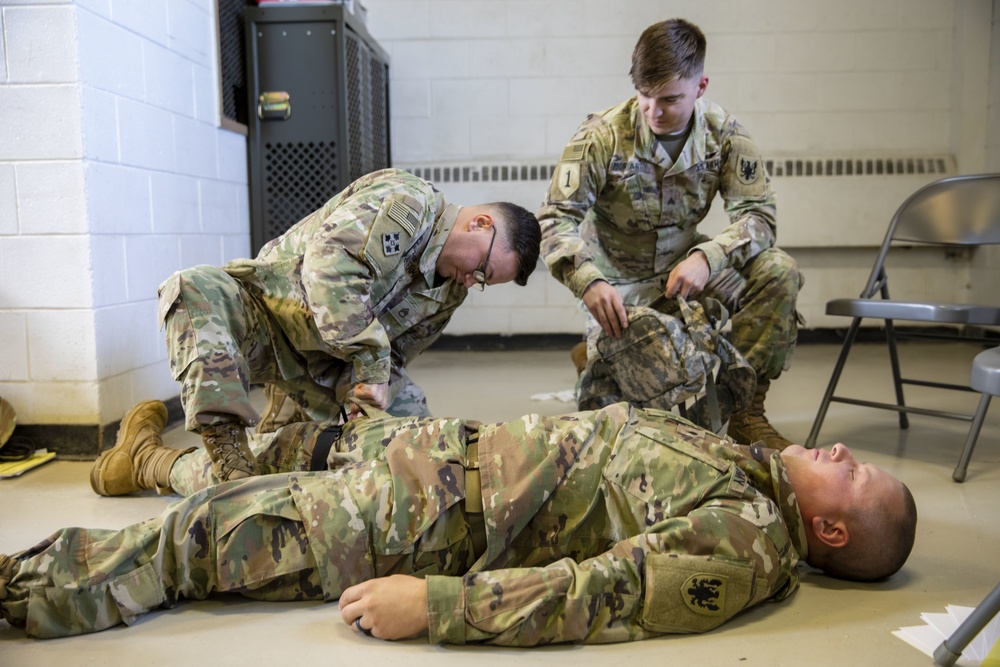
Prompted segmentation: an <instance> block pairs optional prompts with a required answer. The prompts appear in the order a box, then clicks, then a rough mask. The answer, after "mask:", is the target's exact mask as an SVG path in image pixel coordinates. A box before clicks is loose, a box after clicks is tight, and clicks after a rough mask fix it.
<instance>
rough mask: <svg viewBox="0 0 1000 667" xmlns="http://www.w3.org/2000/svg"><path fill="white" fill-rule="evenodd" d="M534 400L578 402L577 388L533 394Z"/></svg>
mask: <svg viewBox="0 0 1000 667" xmlns="http://www.w3.org/2000/svg"><path fill="white" fill-rule="evenodd" d="M531 400H533V401H562V402H563V403H576V390H575V389H563V390H562V391H550V392H544V393H541V394H532V395H531Z"/></svg>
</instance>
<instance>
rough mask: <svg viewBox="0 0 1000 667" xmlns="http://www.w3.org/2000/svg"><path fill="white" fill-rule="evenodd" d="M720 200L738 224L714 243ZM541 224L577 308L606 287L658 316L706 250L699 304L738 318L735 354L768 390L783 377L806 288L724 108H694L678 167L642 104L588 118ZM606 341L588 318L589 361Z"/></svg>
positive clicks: (750, 145)
mask: <svg viewBox="0 0 1000 667" xmlns="http://www.w3.org/2000/svg"><path fill="white" fill-rule="evenodd" d="M716 193H719V194H720V195H721V197H722V199H723V201H724V202H725V206H726V213H727V214H728V215H729V219H730V221H731V224H730V225H729V226H728V227H726V228H725V229H724V230H723V231H722V232H721V233H720V234H719V235H718V236H716V237H715V238H709V237H707V236H705V235H704V234H699V233H698V230H697V227H698V223H700V222H701V221H702V219H703V218H704V217H705V215H706V214H707V213H708V210H709V206H710V205H711V203H712V199H713V198H714V197H715V194H716ZM538 220H539V222H540V223H541V226H542V255H543V257H544V258H545V263H546V264H547V265H548V267H549V270H550V271H551V272H552V275H553V276H555V278H556V279H557V280H559V281H560V282H562V283H563V284H564V285H566V286H567V287H568V288H569V289H570V290H572V292H573V294H575V295H576V296H577V298H582V297H583V293H584V291H586V289H587V287H588V286H589V285H590V284H591V283H592V282H594V281H595V280H606V281H608V282H609V283H610V284H611V285H613V286H615V287H616V288H617V289H618V291H619V292H620V293H621V295H622V298H623V299H624V301H625V304H626V305H639V306H654V302H656V301H657V299H659V297H661V296H662V295H663V291H664V288H665V286H666V282H667V277H668V275H669V273H670V271H671V269H673V268H674V266H675V265H677V264H678V263H679V262H680V261H682V260H683V259H685V258H686V257H687V256H688V255H690V254H691V252H693V251H694V250H701V251H702V252H704V253H705V256H706V257H707V258H708V264H709V267H710V270H711V275H710V278H709V283H708V285H707V286H706V289H705V291H704V292H703V293H702V295H703V296H709V297H715V298H717V299H718V300H719V301H721V302H722V303H723V304H725V305H726V307H727V308H728V309H729V310H730V312H732V313H733V344H734V345H735V346H736V348H737V349H738V350H739V351H740V352H741V353H742V354H743V355H744V356H745V357H746V359H747V361H748V362H749V363H750V365H751V366H752V367H753V369H754V370H755V371H756V372H757V376H758V378H760V379H762V380H770V379H773V378H775V377H777V376H778V375H779V374H780V373H781V371H782V370H783V369H784V368H785V367H787V365H788V362H789V360H790V359H789V357H790V354H791V351H792V347H793V346H794V344H795V338H796V334H797V314H796V310H795V300H796V297H797V295H798V291H799V288H800V286H801V284H802V278H801V275H800V273H799V271H798V268H797V266H796V264H795V261H794V260H793V259H792V258H791V257H789V256H788V255H787V254H786V253H784V252H783V251H781V250H779V249H777V248H775V247H774V242H775V199H774V193H773V191H772V190H771V185H770V179H769V177H768V175H767V173H766V171H765V168H764V164H763V161H762V160H761V158H760V154H759V152H758V151H757V147H756V145H755V144H754V142H753V140H752V139H751V138H750V137H749V136H748V135H747V133H746V131H745V130H744V129H743V127H742V126H741V125H740V124H739V122H737V120H736V119H735V118H733V117H732V116H730V115H729V114H728V113H727V112H726V111H725V110H724V109H722V108H721V107H719V106H718V105H715V104H713V103H711V102H709V101H707V100H705V98H700V99H699V100H698V101H697V103H696V104H695V109H694V121H693V126H692V128H691V132H690V135H689V136H688V139H687V142H686V143H685V145H684V148H683V150H682V151H681V153H680V155H679V156H678V157H677V160H676V161H675V162H671V161H670V158H669V157H668V156H667V154H666V152H665V151H664V149H663V148H662V147H660V146H659V144H658V143H657V141H656V137H655V136H654V135H653V133H652V131H651V130H650V129H649V126H648V125H647V124H646V122H645V120H644V119H643V117H642V113H641V112H640V111H639V107H638V103H637V101H636V98H632V99H630V100H628V101H626V102H624V103H622V104H619V105H618V106H615V107H612V108H611V109H608V110H606V111H604V112H602V113H600V114H592V115H590V116H589V117H588V118H587V120H585V121H584V123H583V124H582V125H581V126H580V128H579V130H577V132H576V134H575V135H574V136H573V138H572V140H571V141H570V143H569V145H568V146H567V147H566V149H565V150H564V151H563V154H562V157H561V158H560V160H559V164H558V165H557V167H556V170H555V172H554V174H553V177H552V182H551V185H550V187H549V192H548V194H547V196H546V199H545V202H544V203H543V205H542V208H541V209H540V210H539V212H538ZM699 296H701V295H699ZM599 331H600V326H599V325H598V323H597V321H596V320H595V319H594V318H593V317H592V316H590V315H589V313H588V317H587V337H588V358H589V359H591V360H592V359H594V358H595V357H596V351H595V347H594V346H595V340H596V337H597V335H598V334H599Z"/></svg>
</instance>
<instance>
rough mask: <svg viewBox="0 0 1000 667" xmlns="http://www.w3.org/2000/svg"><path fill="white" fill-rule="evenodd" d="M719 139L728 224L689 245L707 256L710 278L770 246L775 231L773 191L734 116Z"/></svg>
mask: <svg viewBox="0 0 1000 667" xmlns="http://www.w3.org/2000/svg"><path fill="white" fill-rule="evenodd" d="M722 139H723V144H722V169H721V174H720V177H719V194H720V195H721V196H722V199H723V201H724V202H725V203H726V213H727V214H728V215H729V220H730V224H729V226H728V227H726V228H725V229H724V230H722V232H721V233H720V234H718V235H717V236H716V237H715V238H713V239H711V240H710V241H706V242H705V243H702V244H699V245H697V246H695V247H694V248H692V251H693V250H701V251H702V252H704V253H705V256H706V257H708V264H709V267H710V268H711V270H712V276H713V277H714V276H716V275H718V273H719V272H720V271H721V270H722V269H724V268H727V267H730V266H732V267H737V268H739V267H742V266H743V265H745V264H746V263H747V262H749V261H750V260H751V259H753V258H754V257H756V256H757V255H758V254H760V253H761V252H762V251H764V250H766V249H768V248H770V247H771V246H773V245H774V244H775V238H776V234H777V232H776V224H777V223H776V207H775V197H774V191H773V190H772V189H771V179H770V177H769V176H768V174H767V170H766V169H765V167H764V161H763V159H761V156H760V151H758V150H757V145H756V144H755V143H754V141H753V139H751V138H750V136H749V135H748V134H747V133H746V131H745V130H744V129H743V127H742V126H741V125H740V124H739V122H738V121H737V120H736V119H735V118H733V117H729V118H728V119H727V121H726V125H725V127H724V128H723V131H722ZM689 254H690V253H689Z"/></svg>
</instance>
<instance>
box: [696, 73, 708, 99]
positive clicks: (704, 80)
mask: <svg viewBox="0 0 1000 667" xmlns="http://www.w3.org/2000/svg"><path fill="white" fill-rule="evenodd" d="M707 89H708V77H707V76H705V75H704V74H702V75H701V78H700V79H698V95H697V96H698V97H701V96H702V95H704V94H705V90H707Z"/></svg>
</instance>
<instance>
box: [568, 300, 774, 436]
mask: <svg viewBox="0 0 1000 667" xmlns="http://www.w3.org/2000/svg"><path fill="white" fill-rule="evenodd" d="M664 305H665V308H664V309H665V310H666V309H670V310H672V311H674V312H675V313H676V314H672V313H668V312H661V311H660V310H658V309H654V308H650V307H645V306H629V307H628V308H627V311H628V317H629V325H628V328H627V329H625V331H624V333H623V335H622V337H621V338H613V337H611V336H608V335H606V334H604V333H602V334H601V335H600V336H599V337H598V339H597V351H598V354H599V355H600V358H599V359H596V360H594V362H593V363H592V367H591V372H590V373H588V374H587V377H585V379H584V381H583V382H582V383H581V386H580V407H581V409H591V408H594V407H600V406H601V405H607V404H609V403H612V402H615V401H616V400H624V401H627V402H628V403H630V404H631V405H634V406H636V407H642V408H658V409H661V410H670V409H672V408H673V407H674V406H681V414H682V415H683V416H686V417H687V418H688V419H690V420H691V421H693V422H695V423H697V424H699V425H700V426H703V427H706V428H710V429H712V430H714V431H718V430H719V428H720V427H721V424H723V423H725V422H726V420H728V418H729V415H730V414H732V413H733V412H737V411H739V410H742V409H743V408H745V407H747V406H748V405H749V404H750V401H751V400H752V398H753V392H754V389H755V387H756V375H755V374H754V371H753V369H752V368H750V365H749V364H748V363H747V361H746V360H745V359H744V358H743V356H742V355H741V354H740V353H739V352H738V351H737V350H736V348H735V347H733V345H732V343H730V342H729V340H728V339H727V338H726V337H725V336H724V335H722V333H721V331H720V330H721V329H722V327H723V326H725V324H726V321H727V320H728V317H729V314H728V312H727V311H726V309H725V307H723V306H722V304H721V303H719V302H718V301H716V300H715V299H706V303H705V304H704V305H703V304H701V303H699V302H697V301H691V302H688V301H687V300H685V299H684V298H683V297H677V300H676V301H675V302H667V303H666V304H664ZM709 378H711V380H712V382H709Z"/></svg>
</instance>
